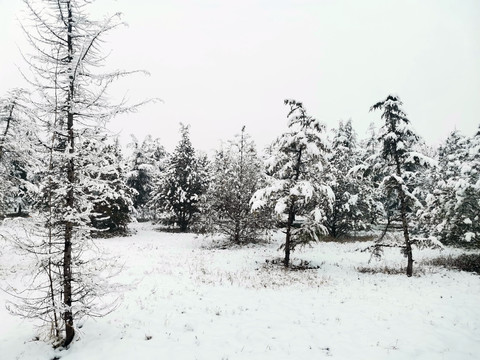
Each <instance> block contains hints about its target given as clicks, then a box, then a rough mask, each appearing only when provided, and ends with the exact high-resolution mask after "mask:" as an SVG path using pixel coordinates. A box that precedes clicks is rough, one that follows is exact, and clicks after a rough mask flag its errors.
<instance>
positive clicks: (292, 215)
mask: <svg viewBox="0 0 480 360" xmlns="http://www.w3.org/2000/svg"><path fill="white" fill-rule="evenodd" d="M294 205H295V204H294V203H292V204H291V205H290V208H289V209H288V220H287V234H286V237H285V259H284V260H283V265H285V267H288V266H289V265H290V248H291V243H292V241H291V238H292V225H293V221H294V220H295V210H294V209H295V206H294Z"/></svg>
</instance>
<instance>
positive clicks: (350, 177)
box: [323, 120, 383, 238]
mask: <svg viewBox="0 0 480 360" xmlns="http://www.w3.org/2000/svg"><path fill="white" fill-rule="evenodd" d="M362 156H363V149H361V148H360V147H359V146H358V145H357V136H356V134H355V130H354V129H353V127H352V121H351V120H349V121H347V122H346V123H345V124H343V122H341V121H340V123H339V126H338V129H336V130H335V133H334V136H333V141H332V147H331V151H330V152H329V153H328V155H327V160H328V161H327V167H326V170H325V172H326V178H327V179H328V183H329V185H330V187H331V188H332V191H333V193H334V194H335V201H334V202H333V204H331V203H329V202H327V203H325V204H324V209H323V210H324V212H325V214H326V221H325V226H326V228H327V230H328V234H329V235H330V236H332V237H334V238H338V237H342V236H345V235H349V234H352V233H353V232H355V231H359V230H366V229H368V228H370V226H371V225H372V221H373V220H374V219H376V218H377V216H378V215H379V214H381V213H382V210H383V207H382V205H381V203H380V202H379V201H377V200H376V199H375V191H374V189H373V184H372V182H371V181H369V179H368V178H362V177H359V176H358V175H357V174H355V173H352V172H350V170H351V169H353V168H354V167H355V166H356V165H358V164H359V163H361V162H362Z"/></svg>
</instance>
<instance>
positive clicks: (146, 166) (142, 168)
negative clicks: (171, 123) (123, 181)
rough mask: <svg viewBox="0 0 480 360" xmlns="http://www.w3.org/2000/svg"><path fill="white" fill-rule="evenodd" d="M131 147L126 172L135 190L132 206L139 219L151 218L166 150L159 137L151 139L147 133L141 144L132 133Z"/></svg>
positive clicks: (128, 182) (153, 215)
mask: <svg viewBox="0 0 480 360" xmlns="http://www.w3.org/2000/svg"><path fill="white" fill-rule="evenodd" d="M132 139H133V141H132V143H130V144H129V147H130V148H133V153H132V155H131V157H130V170H129V171H128V174H127V184H128V186H129V187H130V188H131V189H133V190H134V191H135V193H136V194H135V195H134V200H133V206H134V208H135V210H136V216H137V218H138V219H139V220H152V219H154V218H155V216H156V211H155V208H152V206H151V205H152V204H155V202H154V201H153V197H154V196H155V193H154V188H155V187H156V183H158V181H159V179H160V177H161V176H162V172H163V171H164V167H165V164H164V163H165V157H166V152H165V149H164V147H163V146H162V145H161V144H160V139H153V138H152V137H151V135H147V136H146V137H145V139H144V140H143V142H142V144H141V145H139V143H138V140H137V139H136V138H135V137H134V136H133V135H132Z"/></svg>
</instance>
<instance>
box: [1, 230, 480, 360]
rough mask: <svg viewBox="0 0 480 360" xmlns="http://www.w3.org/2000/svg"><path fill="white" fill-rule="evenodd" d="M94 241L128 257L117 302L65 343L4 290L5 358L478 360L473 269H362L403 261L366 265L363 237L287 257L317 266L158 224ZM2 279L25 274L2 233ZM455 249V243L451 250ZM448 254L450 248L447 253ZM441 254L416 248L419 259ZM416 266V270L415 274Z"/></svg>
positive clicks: (479, 327) (479, 314) (394, 256)
mask: <svg viewBox="0 0 480 360" xmlns="http://www.w3.org/2000/svg"><path fill="white" fill-rule="evenodd" d="M135 228H136V229H137V231H138V232H137V234H136V235H134V236H131V237H125V238H113V239H103V240H98V244H99V247H100V248H103V249H105V250H106V252H107V253H109V254H110V255H112V256H114V257H116V258H118V259H119V260H120V261H121V262H122V263H123V265H124V268H123V270H122V272H121V273H120V274H119V275H118V276H117V277H116V279H115V281H116V282H118V283H121V284H124V285H127V286H125V287H122V288H121V289H122V290H121V291H119V292H123V301H122V302H121V304H120V305H119V307H118V308H117V310H116V311H114V312H113V313H111V314H109V315H107V316H105V317H102V318H96V319H87V320H86V321H84V323H83V324H82V325H83V326H82V328H81V329H79V330H78V337H77V340H76V341H75V343H74V344H73V345H72V346H71V348H70V349H69V350H68V351H54V350H52V349H51V347H50V346H49V345H47V344H45V343H44V342H42V341H35V340H33V339H34V338H35V336H36V335H37V333H38V329H37V328H36V327H35V324H34V323H33V322H31V321H27V320H22V319H20V318H18V317H14V316H12V315H10V313H9V312H8V311H7V310H6V309H5V307H4V304H5V301H6V300H7V299H8V295H7V294H5V293H3V292H0V304H1V307H0V359H2V360H10V359H12V360H13V359H22V360H29V359H41V360H48V359H53V358H54V357H58V358H61V359H62V360H63V359H64V360H74V359H75V360H87V359H88V360H97V359H99V360H100V359H101V360H107V359H138V360H140V359H141V360H148V359H209V360H211V359H249V360H250V359H275V360H279V359H323V358H331V359H409V360H410V359H428V360H431V359H455V360H459V359H461V360H468V359H479V358H480V306H479V304H480V276H478V275H474V274H469V273H464V272H458V271H452V270H446V269H442V268H429V267H426V266H422V269H421V270H422V271H421V272H422V274H421V276H415V277H413V278H407V277H406V276H405V275H403V274H399V275H386V274H382V273H379V274H365V273H360V272H358V271H357V268H358V267H362V266H377V267H384V266H389V267H401V266H404V265H405V259H404V258H403V257H402V255H401V254H400V253H399V251H398V250H395V249H392V250H389V251H388V252H386V254H385V257H384V259H383V260H382V261H381V262H373V263H371V264H370V265H369V264H368V260H369V257H370V255H369V254H368V253H365V252H361V251H359V249H363V248H364V247H365V246H366V244H365V243H348V244H338V243H320V244H316V245H314V246H313V247H311V248H305V249H303V250H298V251H296V252H295V253H294V254H293V257H294V259H295V261H299V260H301V259H303V260H307V261H310V262H311V264H312V265H315V266H316V265H318V266H319V269H315V270H303V271H286V270H284V269H283V268H282V267H280V266H275V265H268V264H267V263H266V260H272V259H275V258H278V257H280V256H281V255H282V254H281V252H280V251H279V250H278V246H279V243H280V241H281V240H282V238H281V235H279V236H277V239H276V240H275V241H273V242H272V243H271V244H267V245H258V246H249V247H245V248H235V249H226V250H220V249H215V248H212V247H211V246H210V245H211V240H210V239H208V238H207V239H206V238H204V237H201V236H196V235H193V234H173V233H161V232H158V231H155V230H154V228H153V227H152V226H151V225H149V224H136V225H135ZM0 242H2V243H1V245H0V285H1V286H2V287H5V286H6V283H7V282H8V283H10V284H11V283H12V282H15V281H16V279H19V278H21V277H22V276H23V275H28V274H29V273H30V271H31V268H30V264H29V263H28V261H26V260H25V259H23V258H22V257H20V256H19V255H17V254H15V253H14V252H13V251H12V250H11V248H10V247H9V246H8V245H7V244H6V243H5V242H3V241H2V240H0ZM446 252H448V253H451V252H453V251H452V250H446ZM444 253H445V251H444ZM438 254H439V250H424V251H421V252H420V251H417V252H416V253H414V257H415V259H416V260H417V264H418V262H420V261H421V259H424V258H429V257H434V256H437V255H438ZM418 268H419V266H418V265H417V266H416V270H418Z"/></svg>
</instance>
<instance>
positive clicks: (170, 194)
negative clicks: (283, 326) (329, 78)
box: [0, 0, 480, 359]
mask: <svg viewBox="0 0 480 360" xmlns="http://www.w3.org/2000/svg"><path fill="white" fill-rule="evenodd" d="M25 3H26V6H27V7H28V10H29V14H30V19H29V23H28V24H27V25H25V27H24V31H25V34H26V37H27V39H28V41H29V43H30V49H28V52H29V54H30V55H29V56H28V57H25V60H26V61H27V63H28V67H29V69H30V73H28V74H25V79H26V82H27V85H26V86H25V87H23V88H16V89H12V90H11V91H9V92H8V93H7V94H4V95H3V96H2V97H1V98H0V218H1V219H2V221H3V222H2V225H1V226H0V228H1V230H0V239H1V240H2V241H4V242H5V244H6V245H2V246H3V247H2V249H3V250H2V249H0V255H3V256H4V260H2V261H4V265H2V266H5V269H6V268H7V266H6V265H5V264H7V262H6V261H7V260H5V259H7V257H10V255H8V256H7V254H10V252H11V254H13V253H15V254H17V255H18V254H20V255H19V256H21V258H22V259H23V258H24V257H25V259H26V258H30V259H32V263H31V264H32V265H31V267H30V268H29V269H30V270H29V271H30V272H31V277H32V279H31V282H29V284H28V286H26V288H18V286H11V285H8V284H7V281H5V282H3V281H2V289H3V290H4V292H5V293H6V294H7V295H8V300H6V301H7V307H8V309H9V313H11V314H15V315H19V316H20V317H24V318H28V319H37V320H40V323H41V324H42V326H43V327H47V328H49V329H50V330H48V336H44V337H42V340H44V341H45V342H46V343H48V344H50V345H52V347H51V348H52V351H57V350H59V349H60V350H65V349H69V348H70V347H71V346H72V344H73V343H74V341H75V340H76V339H78V338H79V337H80V338H81V335H79V333H80V334H82V330H81V327H79V325H78V324H83V322H84V320H83V319H84V318H89V317H97V316H100V317H101V316H108V315H109V314H111V313H114V312H115V309H116V308H117V307H119V306H121V305H120V304H121V300H120V297H121V296H120V297H119V298H115V299H113V300H112V299H110V301H105V302H104V301H103V300H100V299H103V298H106V299H108V298H109V297H111V294H112V291H113V290H112V289H114V288H115V287H118V284H117V285H116V284H115V282H114V279H115V277H116V276H118V273H119V272H120V267H121V266H118V265H115V264H116V262H115V259H111V258H110V257H109V254H108V253H107V254H105V256H100V255H98V256H97V253H96V252H97V250H96V249H97V247H99V246H100V247H101V246H106V247H107V248H108V247H109V246H111V247H112V248H111V249H110V251H111V252H112V253H111V254H110V255H112V254H114V253H115V251H116V250H115V249H114V248H113V245H111V244H114V243H116V242H118V244H120V243H121V244H124V242H129V241H130V245H129V246H131V244H134V243H135V241H140V240H138V239H140V238H141V236H140V234H144V235H142V236H144V237H145V239H146V238H147V237H146V235H145V234H146V233H142V232H141V231H148V234H149V235H148V236H149V238H148V239H149V240H148V241H150V240H151V239H154V237H155V236H156V235H155V234H161V235H158V236H162V239H164V240H158V244H157V245H155V242H152V243H151V246H155V248H156V249H157V250H158V247H160V248H161V251H160V252H159V253H158V256H156V260H155V261H158V263H159V264H161V263H162V261H163V260H165V261H166V263H165V264H167V263H168V261H170V262H174V261H179V260H178V259H179V258H174V257H173V256H174V255H172V254H175V251H176V250H175V249H174V250H171V251H173V252H172V253H171V254H170V255H169V254H168V251H169V249H170V246H172V245H171V244H170V243H167V240H165V239H167V238H168V239H170V238H169V237H171V236H173V237H175V239H176V240H175V241H176V242H181V241H183V240H182V236H184V237H185V239H186V240H185V242H186V243H188V244H190V243H191V242H192V244H193V243H194V242H195V241H194V240H192V239H196V238H197V237H200V238H202V239H210V240H207V242H208V241H210V242H211V244H210V245H209V246H211V249H216V250H215V251H217V250H218V249H225V251H229V252H231V253H232V254H233V255H231V256H235V255H234V254H235V253H238V254H240V255H238V256H239V259H240V258H241V259H245V260H244V261H248V260H247V259H248V258H249V256H252V257H254V258H255V259H257V260H255V261H259V262H262V261H266V263H267V264H268V266H267V267H266V269H269V270H268V271H274V272H278V271H282V273H281V274H282V275H281V276H282V279H283V277H284V276H286V277H288V279H287V280H285V281H286V282H288V283H289V284H292V283H294V282H295V281H298V282H299V284H304V285H305V284H307V285H305V286H306V288H308V287H310V285H308V282H307V283H304V281H306V280H305V278H303V277H302V278H300V279H297V278H296V276H297V275H296V274H298V273H297V272H299V273H301V274H311V273H312V271H313V272H314V273H315V274H316V271H318V273H321V274H322V275H324V276H328V271H327V270H323V269H322V265H321V264H322V262H321V261H319V262H316V260H315V259H318V256H319V253H318V251H317V250H315V249H319V248H318V247H319V246H321V244H325V246H327V247H328V248H326V249H330V251H331V254H332V255H331V256H332V257H334V258H337V257H338V258H339V259H341V258H342V256H341V255H338V254H337V252H339V248H337V247H336V246H337V245H338V244H345V248H348V246H353V245H352V244H364V247H363V249H362V255H358V258H357V260H355V261H356V263H358V262H359V260H358V259H359V258H360V257H361V258H362V259H364V256H365V254H368V257H370V258H371V259H375V258H377V259H382V257H384V256H386V255H388V256H390V254H392V251H396V253H400V254H401V257H402V259H403V260H400V261H399V262H398V263H396V265H395V266H396V269H393V268H389V269H387V268H385V269H384V270H385V272H386V273H389V272H392V273H393V274H394V275H392V276H397V277H396V279H399V278H400V276H402V279H401V280H395V281H400V282H401V284H404V285H403V286H406V287H408V286H410V285H408V281H410V280H411V281H416V280H415V278H416V277H422V276H424V275H425V274H424V271H425V266H426V265H425V264H426V262H424V263H422V261H417V252H418V254H419V258H420V259H422V258H423V256H424V255H420V254H423V253H422V251H427V252H428V251H443V250H444V249H447V250H446V251H447V253H448V251H451V254H453V255H454V256H451V257H449V258H447V257H445V258H443V263H442V264H441V265H445V266H447V267H448V268H450V269H451V268H454V269H457V270H459V269H460V270H466V271H468V272H471V273H472V274H480V267H479V263H480V254H479V249H480V127H479V128H478V131H477V132H476V133H474V134H462V133H460V132H459V131H454V132H452V133H451V134H450V135H449V136H448V137H447V138H446V139H444V140H443V141H442V142H441V144H440V145H439V146H432V145H429V144H427V143H426V142H425V141H424V140H423V139H422V138H421V137H420V136H419V135H418V134H416V133H415V130H414V127H415V124H412V123H411V122H410V120H409V118H408V116H407V110H406V109H408V104H403V102H402V100H401V98H400V97H399V96H398V95H396V94H385V98H384V99H379V101H378V102H377V103H374V104H365V108H366V109H367V110H368V109H370V111H371V112H373V113H375V114H376V115H377V116H378V120H377V122H375V123H372V124H371V125H370V128H369V130H368V133H367V134H358V133H357V132H356V131H355V129H354V128H353V125H352V121H351V120H348V121H340V122H339V123H338V126H337V127H334V128H330V129H329V128H327V127H326V125H325V124H323V123H322V121H320V120H319V119H316V118H314V117H312V116H311V115H309V114H308V113H307V110H306V108H307V106H308V104H303V103H302V102H301V101H300V100H301V99H286V100H284V99H279V107H281V106H283V107H284V109H285V118H284V125H285V126H284V127H282V128H281V129H284V130H283V131H282V130H281V129H280V128H279V129H280V130H278V133H276V134H275V136H273V137H272V139H271V143H270V145H269V146H268V147H267V148H265V149H258V148H257V146H256V144H255V142H254V141H253V140H252V137H251V134H249V132H248V129H247V128H246V127H245V126H243V125H242V124H238V131H237V135H235V136H234V137H232V138H231V139H224V141H223V142H222V145H221V146H220V147H219V148H218V149H216V150H215V151H214V152H213V153H211V154H207V153H205V152H204V151H202V150H203V149H195V148H194V147H193V145H192V142H191V139H190V126H189V125H188V124H178V126H179V141H178V143H177V146H176V147H175V149H174V151H173V152H170V153H169V152H167V151H166V149H165V148H164V146H163V145H162V143H161V140H160V139H158V138H155V137H154V136H151V135H149V136H147V137H145V138H144V139H137V138H136V137H135V136H134V135H132V137H131V142H130V143H129V144H121V143H120V141H119V139H118V138H117V137H116V136H115V135H114V134H113V133H112V132H110V131H109V130H108V126H109V125H108V124H109V122H110V121H114V118H115V117H116V116H117V115H119V114H129V116H131V117H132V118H135V116H136V112H137V110H138V109H141V107H142V106H143V105H145V104H147V103H150V102H155V101H156V100H155V99H146V100H145V101H141V102H138V103H134V104H129V103H126V102H123V101H121V102H120V103H115V104H112V103H110V102H109V98H108V96H107V94H108V91H109V89H110V86H111V85H112V84H114V83H115V81H116V80H118V79H121V78H123V77H126V76H130V75H131V74H133V73H137V72H135V71H133V72H132V71H119V72H113V73H102V64H103V62H104V60H105V59H104V54H103V53H102V42H101V41H102V38H103V36H104V34H106V33H108V32H110V31H111V30H114V29H115V28H117V27H119V26H121V25H122V22H121V20H120V18H119V17H118V16H117V15H114V16H112V17H109V18H105V19H103V20H100V21H94V20H92V19H90V18H89V17H88V16H87V15H86V14H87V12H86V11H85V8H86V7H88V5H89V2H88V1H81V0H78V1H77V0H63V1H58V2H57V1H50V2H46V3H48V6H47V7H45V8H42V7H39V6H40V5H39V2H37V1H26V2H25ZM26 51H27V50H26ZM140 73H143V72H140ZM282 101H283V104H282ZM432 126H433V125H432ZM210 131H215V129H210ZM276 131H277V130H276V129H275V130H272V133H274V132H276ZM141 229H148V230H141ZM152 229H155V231H153V230H152ZM163 237H164V238H163ZM211 239H215V240H214V241H212V240H211ZM109 241H111V242H110V245H109ZM100 244H102V245H100ZM149 244H150V243H149ZM162 244H163V245H162ZM269 244H270V245H269ZM271 244H277V245H278V246H274V249H273V248H271ZM142 246H143V245H142ZM149 246H150V245H149ZM189 246H190V245H189ZM191 246H196V245H191ZM355 246H356V245H355ZM263 247H266V249H270V250H271V251H270V250H268V251H270V252H269V254H270V255H269V257H268V258H267V259H263V258H261V256H260V257H259V256H258V254H257V253H258V252H259V251H260V250H259V249H262V248H263ZM7 249H10V250H7ZM11 249H14V250H11ZM152 249H153V248H152ZM195 249H196V248H195ZM272 249H273V250H272ZM448 249H450V250H448ZM314 250H315V251H314ZM148 251H149V250H147V252H148ZM192 251H193V250H192ZM352 251H353V250H352ZM322 252H323V256H325V257H327V258H328V256H329V253H328V252H327V250H322ZM229 254H230V253H229ZM295 254H302V255H301V256H300V257H297V256H294V255H295ZM335 254H336V255H335ZM12 256H13V255H12ZM117 256H118V254H117ZM121 256H125V257H128V254H127V252H125V254H123V255H121ZM145 256H146V258H148V255H145ZM182 256H183V255H182ZM229 256H230V255H229ZM170 257H171V258H170ZM368 257H367V260H368ZM22 261H23V260H22ZM25 261H26V260H25ZM136 261H137V262H136V264H137V265H138V266H139V267H141V263H142V261H143V260H142V259H137V260H136ZM188 261H190V260H186V262H187V263H188ZM205 261H208V260H205ZM216 261H220V262H221V259H217V260H216ZM242 261H243V260H242ZM338 261H341V260H338ZM380 261H381V260H380ZM362 264H363V265H362ZM369 264H370V262H369V261H366V262H363V260H362V261H360V263H358V264H357V265H356V266H357V268H356V269H357V270H358V271H356V272H355V273H362V274H364V273H367V274H368V273H369V272H370V271H372V272H377V270H378V269H377V270H375V268H374V267H369ZM417 264H418V266H417ZM432 264H433V263H430V265H432ZM158 266H162V265H158ZM178 266H180V265H178ZM191 266H196V265H191ZM225 266H227V267H228V265H225ZM255 266H256V267H258V266H257V265H255ZM255 266H254V267H255ZM417 268H418V269H419V270H418V271H417ZM272 269H275V270H272ZM117 270H118V272H117ZM251 270H252V269H250V270H248V271H251ZM145 271H147V270H145ZM205 271H207V270H202V271H201V272H195V271H193V273H195V274H196V275H194V276H204V277H203V278H202V282H203V283H204V282H205V281H207V282H208V278H206V277H205V276H206V275H205ZM441 271H447V270H441ZM6 273H7V272H6V270H5V272H3V270H2V271H0V274H6ZM207 274H208V271H207ZM219 274H220V273H219ZM222 274H223V273H222ZM278 274H280V273H278ZM278 274H277V275H278ZM332 274H335V270H334V272H332ZM223 276H225V277H223ZM258 276H266V275H264V274H263V275H258ZM298 276H300V277H301V276H310V275H298ZM312 276H313V275H312ZM331 276H334V275H331ZM352 276H353V277H356V275H352ZM425 276H427V277H428V276H429V275H428V274H427V275H425ZM472 276H475V277H473V278H471V279H470V278H468V279H469V280H466V281H467V282H469V281H471V282H472V284H473V285H471V286H472V287H474V288H475V287H476V288H477V290H478V280H475V279H477V278H478V276H477V275H472ZM212 277H214V275H212ZM403 277H405V278H406V279H403ZM219 278H220V279H223V280H222V281H227V278H228V277H227V275H219ZM2 279H4V278H3V275H2ZM228 279H229V281H230V282H231V285H233V284H235V281H236V280H232V279H233V278H228ZM249 279H250V280H251V278H249ZM255 279H257V278H256V277H255ZM262 279H263V278H262ZM309 279H310V278H309ZM311 279H314V280H311V281H313V282H314V283H315V284H316V285H315V286H316V287H320V286H322V285H321V284H322V281H323V280H322V281H320V282H319V283H317V281H319V280H318V278H315V277H313V278H311ZM472 279H474V280H472ZM168 281H169V280H168V279H167V280H165V283H168ZM211 281H213V282H214V283H215V284H216V286H218V283H217V282H216V281H219V280H218V278H215V280H212V279H211ZM238 281H240V280H238ZM261 281H265V282H266V283H269V285H265V287H267V286H268V287H269V286H272V285H271V284H272V282H269V280H268V279H263V280H261ZM325 281H326V282H328V281H329V280H325ZM345 281H346V282H347V280H345ZM385 281H390V280H388V279H387V280H385ZM392 281H393V280H392ZM475 281H476V282H475ZM247 282H248V281H247V280H246V279H244V280H241V281H240V283H242V284H245V283H247ZM454 282H455V281H453V282H452V283H454ZM262 284H263V283H262ZM127 285H128V284H126V283H124V284H122V285H121V286H120V287H122V286H127ZM130 285H131V284H130ZM242 286H243V285H242ZM259 286H260V285H259ZM262 286H263V285H262ZM449 286H450V285H449ZM452 286H453V285H452ZM152 291H153V290H152ZM477 292H478V291H477ZM152 294H153V292H152ZM219 296H220V295H219ZM132 303H133V302H132ZM185 306H186V307H188V304H186V305H185ZM238 306H239V307H240V305H238ZM252 306H255V305H252ZM182 311H187V312H188V310H182ZM222 311H223V310H215V313H216V316H217V317H219V316H220V314H221V313H222ZM232 311H233V310H232ZM477 315H478V312H477ZM5 316H6V315H5ZM474 318H476V320H475V321H476V324H477V325H478V317H474ZM166 322H167V321H166V320H165V324H166ZM223 326H226V325H223ZM478 329H479V328H478V327H475V326H474V327H473V330H472V333H473V335H474V334H475V331H476V332H477V333H478ZM192 331H193V330H192ZM282 331H283V330H282ZM280 333H282V332H280ZM44 334H45V333H44ZM145 337H146V340H150V339H149V338H148V337H150V338H152V336H151V335H149V334H145ZM80 341H81V340H80ZM389 349H390V350H392V349H393V348H389ZM317 350H319V353H324V354H327V355H329V353H330V347H326V346H325V347H321V348H319V349H317ZM393 350H394V349H393ZM178 351H180V350H178ZM332 351H333V350H332ZM472 351H473V350H472ZM473 353H474V351H473ZM473 353H472V354H473ZM62 354H63V353H61V354H60V355H59V353H54V354H53V355H47V356H52V357H51V358H55V359H59V358H61V357H63V356H64V355H62ZM73 354H74V353H73ZM204 354H215V356H217V355H219V354H218V353H215V352H213V353H212V352H208V351H207V352H204ZM255 354H256V353H255ZM166 355H168V353H166ZM237 355H238V354H237ZM257 355H258V354H257ZM373 355H375V353H373ZM404 355H405V354H404ZM72 356H74V355H72ZM79 356H81V355H79ZM188 356H189V355H188V354H187V355H186V356H185V358H188ZM472 356H473V355H472ZM206 357H207V358H208V356H206ZM240 357H241V356H240ZM72 358H73V357H72ZM224 358H227V357H224ZM472 358H473V357H472Z"/></svg>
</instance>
